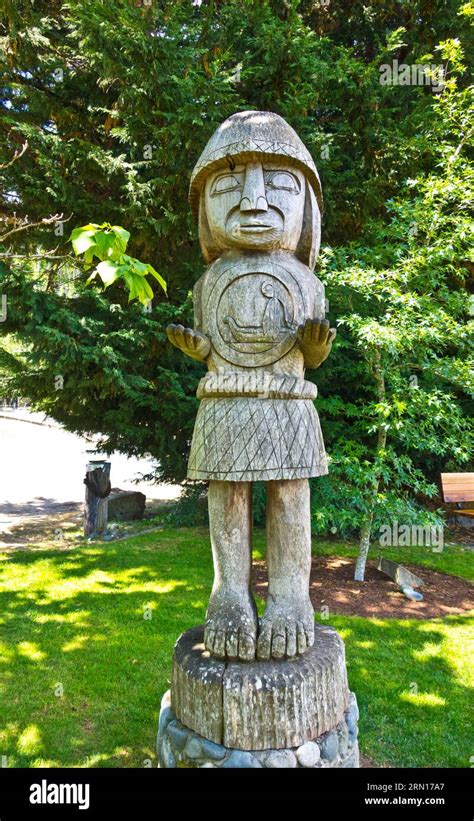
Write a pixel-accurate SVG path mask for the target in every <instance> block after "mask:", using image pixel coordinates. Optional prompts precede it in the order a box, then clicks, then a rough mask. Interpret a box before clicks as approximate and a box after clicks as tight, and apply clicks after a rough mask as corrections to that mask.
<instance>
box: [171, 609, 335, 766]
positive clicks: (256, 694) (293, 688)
mask: <svg viewBox="0 0 474 821" xmlns="http://www.w3.org/2000/svg"><path fill="white" fill-rule="evenodd" d="M349 697H350V693H349V688H348V684H347V674H346V665H345V653H344V644H343V642H342V639H341V638H340V636H339V635H338V634H337V633H336V631H335V630H333V629H332V628H330V627H322V626H318V625H317V626H316V636H315V642H314V645H313V646H312V647H311V648H310V649H309V650H308V651H307V652H306V653H305V654H304V655H303V656H296V657H295V658H292V659H288V660H286V661H256V662H250V663H249V662H241V661H232V662H224V661H219V660H218V659H215V658H213V657H212V656H211V655H210V654H209V652H208V651H206V650H205V648H204V643H203V628H202V627H195V628H193V629H192V630H188V631H186V633H183V635H182V636H181V637H180V638H179V639H178V641H177V642H176V645H175V652H174V659H173V678H172V686H171V708H172V710H173V712H174V714H175V715H176V716H177V718H178V719H179V720H180V721H181V722H182V724H184V725H185V726H186V727H189V728H190V729H192V730H194V731H195V732H196V733H198V734H200V735H201V736H203V737H205V738H207V739H209V740H210V741H213V742H215V743H216V744H222V745H224V746H225V747H230V748H233V749H240V750H265V749H283V748H289V747H298V746H299V745H301V744H304V743H305V742H306V741H310V740H311V739H314V738H316V737H318V736H321V735H322V734H323V733H326V732H328V731H330V730H333V729H334V727H336V725H337V724H338V723H339V722H340V721H341V719H342V717H343V715H344V712H345V710H346V709H347V707H348V704H349Z"/></svg>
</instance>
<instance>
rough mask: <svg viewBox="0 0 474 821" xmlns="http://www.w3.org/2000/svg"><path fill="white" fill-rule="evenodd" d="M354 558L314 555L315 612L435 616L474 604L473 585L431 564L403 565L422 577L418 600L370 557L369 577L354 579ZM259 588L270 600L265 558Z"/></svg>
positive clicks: (257, 569) (256, 573) (257, 565)
mask: <svg viewBox="0 0 474 821" xmlns="http://www.w3.org/2000/svg"><path fill="white" fill-rule="evenodd" d="M354 564H355V560H354V559H347V558H342V557H338V556H314V557H313V560H312V566H311V583H310V595H311V601H312V603H313V607H314V609H315V611H316V612H320V611H321V608H322V607H324V606H327V607H328V608H329V613H335V614H338V613H340V614H343V615H347V616H369V617H374V618H376V617H380V618H384V619H387V618H388V619H433V618H439V617H442V616H450V615H456V614H458V613H465V612H466V611H468V610H473V609H474V586H473V585H472V584H470V583H469V582H468V581H465V580H464V579H459V578H457V576H448V575H446V573H438V572H437V571H436V570H430V569H428V568H426V567H417V566H415V565H410V564H407V565H404V567H407V568H408V569H409V570H411V571H412V572H413V573H416V575H417V576H419V577H420V578H421V579H423V582H424V585H423V587H422V588H421V592H422V593H423V597H424V598H423V601H421V602H414V601H410V600H409V599H407V598H406V597H405V596H404V595H403V593H401V592H400V591H399V589H398V587H397V585H396V584H395V582H394V581H392V579H390V578H389V577H388V576H386V575H385V574H384V573H381V572H380V571H379V570H377V564H376V562H374V561H369V562H367V567H366V573H365V581H364V582H356V581H354ZM252 580H253V589H254V592H255V593H256V594H257V595H258V596H261V598H263V599H265V598H266V596H267V588H268V580H267V569H266V565H265V562H264V561H257V562H254V567H253V579H252Z"/></svg>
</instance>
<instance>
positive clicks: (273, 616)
mask: <svg viewBox="0 0 474 821" xmlns="http://www.w3.org/2000/svg"><path fill="white" fill-rule="evenodd" d="M190 203H191V206H192V208H193V211H194V213H195V215H196V217H197V218H198V220H199V236H200V242H201V248H202V252H203V255H204V258H205V260H206V262H207V263H209V267H208V269H207V271H206V273H205V274H204V275H203V276H202V277H201V279H200V280H199V281H198V282H197V284H196V286H195V288H194V307H195V324H194V329H190V328H184V327H183V326H181V325H170V326H169V327H168V328H167V334H168V338H169V340H170V341H171V342H172V343H173V345H176V347H178V348H180V349H181V350H182V351H183V352H184V353H185V354H187V355H188V356H191V357H193V358H195V359H198V360H201V361H203V362H206V364H207V367H208V373H207V374H206V376H204V377H203V378H202V379H201V381H200V383H199V387H198V393H197V395H198V397H199V399H200V400H201V401H200V407H199V411H198V415H197V419H196V425H195V429H194V436H193V441H192V446H191V454H190V458H189V468H188V477H189V478H190V479H200V480H208V481H209V517H210V531H211V541H212V551H213V558H214V568H215V580H214V586H213V590H212V595H211V598H210V601H209V605H208V610H207V616H206V625H205V634H204V641H205V646H206V648H207V649H208V650H209V651H210V653H211V654H212V655H214V656H216V657H217V658H220V659H241V660H244V661H251V660H253V659H255V658H258V659H270V658H275V659H282V658H291V657H293V656H295V655H297V654H300V653H304V652H305V650H307V648H309V647H310V646H311V645H312V644H313V641H314V613H313V608H312V605H311V602H310V598H309V574H310V566H311V538H310V503H309V485H308V479H309V478H310V477H311V476H320V475H322V474H325V473H327V462H326V454H325V450H324V443H323V438H322V435H321V429H320V425H319V419H318V415H317V412H316V409H315V407H314V401H313V400H314V399H315V397H316V393H317V389H316V386H315V385H314V384H313V383H311V382H308V381H306V380H305V378H304V375H305V368H317V367H319V365H321V363H322V362H324V360H325V359H326V357H327V356H328V354H329V352H330V349H331V345H332V341H333V339H334V337H335V335H336V331H335V330H334V329H330V328H329V323H328V322H327V321H326V320H325V319H324V288H323V285H322V283H321V282H320V281H319V279H318V278H317V277H316V276H315V275H314V273H313V269H314V265H315V261H316V257H317V254H318V250H319V240H320V216H321V205H322V198H321V187H320V182H319V178H318V174H317V171H316V168H315V165H314V163H313V160H312V159H311V156H310V154H309V152H308V151H307V149H306V148H305V146H304V145H303V143H302V142H301V140H300V138H299V137H298V135H297V134H296V133H295V131H294V130H293V129H292V128H291V127H290V126H289V125H288V124H287V123H286V122H285V121H284V120H283V119H282V118H281V117H279V116H278V115H277V114H272V113H270V112H266V111H246V112H241V113H238V114H234V115H233V116H232V117H229V118H228V119H227V120H225V122H223V123H222V124H221V125H220V127H219V128H218V129H217V131H216V132H215V133H214V135H213V136H212V138H211V139H210V141H209V143H208V144H207V146H206V148H205V149H204V151H203V153H202V155H201V157H200V159H199V161H198V163H197V165H196V167H195V169H194V171H193V174H192V179H191V186H190ZM259 480H263V481H266V482H267V564H268V573H269V590H268V601H267V607H266V612H265V614H264V616H263V618H262V619H261V621H260V623H259V622H258V619H257V613H256V609H255V604H254V601H253V598H252V595H251V590H250V571H251V534H252V510H251V493H252V482H254V481H259Z"/></svg>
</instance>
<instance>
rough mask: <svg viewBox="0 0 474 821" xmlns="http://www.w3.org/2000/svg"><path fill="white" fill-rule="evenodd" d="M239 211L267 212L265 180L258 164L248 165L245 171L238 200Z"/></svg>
mask: <svg viewBox="0 0 474 821" xmlns="http://www.w3.org/2000/svg"><path fill="white" fill-rule="evenodd" d="M240 210H241V211H268V203H267V198H266V196H265V180H264V178H263V168H262V166H261V164H260V163H249V164H248V165H247V167H246V169H245V180H244V187H243V191H242V197H241V200H240Z"/></svg>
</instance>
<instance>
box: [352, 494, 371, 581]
mask: <svg viewBox="0 0 474 821" xmlns="http://www.w3.org/2000/svg"><path fill="white" fill-rule="evenodd" d="M373 518H374V509H373V507H372V510H370V511H369V513H368V514H367V517H366V519H365V520H364V522H363V524H362V527H361V530H360V541H359V554H358V556H357V561H356V566H355V572H354V579H355V581H356V582H363V581H364V577H365V564H366V561H367V554H368V552H369V547H370V532H371V530H372V520H373Z"/></svg>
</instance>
